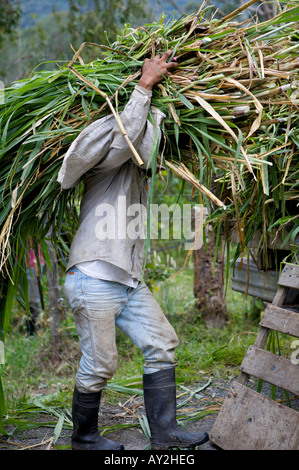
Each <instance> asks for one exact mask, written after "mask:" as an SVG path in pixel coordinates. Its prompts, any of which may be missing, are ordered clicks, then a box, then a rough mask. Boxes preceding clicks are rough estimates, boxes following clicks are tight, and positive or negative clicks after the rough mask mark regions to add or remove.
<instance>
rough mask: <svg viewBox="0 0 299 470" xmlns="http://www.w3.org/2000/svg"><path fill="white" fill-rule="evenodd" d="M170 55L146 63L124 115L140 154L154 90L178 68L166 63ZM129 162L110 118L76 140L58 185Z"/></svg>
mask: <svg viewBox="0 0 299 470" xmlns="http://www.w3.org/2000/svg"><path fill="white" fill-rule="evenodd" d="M171 54H172V51H167V52H165V53H164V54H161V55H158V56H155V57H153V58H152V59H146V60H145V62H144V65H143V67H142V75H141V78H140V80H139V83H138V86H137V87H136V88H135V90H134V91H133V93H132V96H131V98H130V100H129V102H128V103H127V105H126V106H125V109H124V111H123V112H122V113H121V121H122V123H123V125H124V127H125V130H126V132H127V134H128V136H129V138H130V140H131V142H132V144H133V145H134V147H135V148H136V149H137V151H138V146H139V145H140V142H141V141H142V137H143V135H144V131H145V129H146V123H147V117H148V112H149V108H150V102H151V95H152V89H153V87H154V86H155V85H156V84H158V83H160V82H161V81H162V80H163V79H164V77H165V76H168V75H170V70H171V69H174V68H176V67H177V63H176V62H167V60H168V58H169V57H170V55H171ZM112 122H113V125H111V123H112ZM129 159H133V160H134V162H135V157H134V155H133V153H132V151H131V149H130V148H129V146H128V144H127V143H126V141H125V139H124V137H123V135H122V133H121V131H120V129H119V127H118V124H117V123H116V122H115V120H114V117H113V116H112V115H111V116H108V117H106V118H103V119H99V120H98V121H95V122H94V123H92V124H90V125H89V126H88V127H86V128H85V129H84V130H83V131H82V132H81V133H80V135H79V136H78V137H77V138H76V139H75V140H74V142H73V143H72V145H71V147H70V148H69V150H68V152H67V154H66V156H65V158H64V161H63V165H62V167H61V169H60V172H59V175H58V182H59V183H60V184H61V186H62V187H63V188H64V189H68V188H71V187H72V186H75V185H76V184H77V183H78V182H79V180H80V178H81V177H82V176H83V174H85V173H86V172H87V171H89V170H90V169H91V168H93V167H95V166H97V168H98V170H99V171H106V170H108V171H109V170H110V169H113V168H117V167H119V166H121V165H122V164H123V163H125V162H126V161H127V160H129Z"/></svg>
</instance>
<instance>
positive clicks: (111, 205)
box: [58, 86, 164, 279]
mask: <svg viewBox="0 0 299 470" xmlns="http://www.w3.org/2000/svg"><path fill="white" fill-rule="evenodd" d="M150 101H151V92H149V91H147V90H145V89H143V88H141V87H139V86H136V87H135V89H134V91H133V93H132V96H131V98H130V100H129V102H128V103H127V105H126V107H125V109H124V111H123V112H122V113H120V117H121V121H122V123H123V125H124V127H125V129H126V132H127V134H128V136H129V138H130V140H131V141H132V143H133V145H134V147H135V148H136V150H137V151H138V153H139V155H140V157H141V158H142V160H143V162H144V164H143V165H142V166H141V167H140V166H139V165H138V163H137V162H136V160H135V157H134V155H133V153H132V151H131V149H130V148H129V146H128V144H127V143H126V141H125V139H124V137H123V135H122V134H121V132H120V129H119V127H118V124H117V123H116V121H115V118H114V116H113V115H109V116H106V117H105V118H103V119H100V120H98V121H96V122H94V123H93V124H91V125H89V126H88V127H87V128H86V129H84V131H82V132H81V134H80V135H79V136H78V137H77V138H76V139H75V141H74V142H73V143H72V145H71V147H70V149H69V150H68V152H67V154H66V156H65V158H64V161H63V165H62V168H61V170H60V172H59V175H58V181H59V183H60V184H61V186H62V188H64V189H67V188H70V187H72V186H74V185H76V184H77V183H78V182H79V181H80V180H83V182H84V194H83V198H82V201H81V207H80V217H79V228H78V230H77V233H76V235H75V237H74V239H73V242H72V245H71V249H70V256H69V261H68V265H67V269H69V268H71V267H73V266H74V265H78V264H80V263H84V262H87V261H94V260H101V261H104V262H107V263H110V264H112V265H114V266H116V267H118V268H120V269H122V270H124V271H126V273H128V274H129V276H130V277H132V278H134V279H141V276H142V268H143V259H144V239H143V237H140V236H139V235H138V234H137V235H136V236H134V233H133V234H132V230H131V231H130V230H129V231H128V226H129V225H130V222H131V223H132V217H133V218H134V210H135V209H136V210H138V207H139V208H141V209H143V208H146V207H147V200H148V196H147V187H148V182H147V179H146V172H145V170H146V168H148V167H150V166H151V161H150V160H151V155H152V148H153V143H154V141H156V142H159V140H160V137H161V131H160V127H159V126H160V123H161V119H162V118H163V116H164V115H163V113H161V112H160V111H159V110H157V109H153V108H152V116H153V120H152V122H150V120H149V119H148V116H149V111H150ZM156 133H157V134H156ZM155 136H156V137H157V138H156V139H155ZM139 215H142V216H143V217H144V213H143V214H139ZM140 222H141V223H142V217H141V218H140ZM139 229H140V226H139ZM128 232H129V235H128ZM133 232H134V230H133ZM132 235H133V236H132Z"/></svg>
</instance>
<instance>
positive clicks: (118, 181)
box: [58, 51, 208, 450]
mask: <svg viewBox="0 0 299 470" xmlns="http://www.w3.org/2000/svg"><path fill="white" fill-rule="evenodd" d="M171 54H172V51H167V52H165V53H164V54H162V55H158V56H155V57H154V58H153V59H147V60H146V61H145V62H144V65H143V68H142V74H141V78H140V81H139V83H138V85H137V86H136V87H135V89H134V91H133V93H132V96H131V98H130V100H129V101H128V103H127V105H126V106H125V109H124V111H123V112H122V113H121V114H120V116H121V121H122V123H123V125H124V128H125V130H126V132H127V135H128V136H129V137H130V140H131V142H132V144H133V145H134V147H135V149H136V150H137V152H138V153H139V155H140V156H141V158H142V161H143V165H141V166H140V165H138V163H137V162H136V161H135V157H134V155H133V153H132V151H131V149H130V148H129V146H128V145H127V143H126V141H125V139H124V137H123V135H122V133H121V132H120V129H119V126H118V124H117V122H116V121H115V118H114V116H106V117H105V118H103V119H100V120H98V121H96V122H94V123H93V124H91V125H89V126H88V127H87V128H86V129H85V130H84V131H83V132H81V134H80V135H79V136H78V137H77V139H76V140H75V141H74V142H73V144H72V145H71V147H70V149H69V151H68V152H67V155H66V156H65V159H64V162H63V166H62V168H61V170H60V173H59V177H58V181H59V182H60V184H61V186H62V187H63V188H64V189H67V188H69V187H72V186H74V185H75V184H77V183H78V181H80V180H83V182H84V195H83V199H82V202H81V208H80V219H79V228H78V231H77V233H76V235H75V237H74V240H73V242H72V246H71V250H70V257H69V262H68V266H67V274H66V282H65V295H66V298H67V300H68V302H69V304H70V306H71V307H72V308H73V310H74V315H75V321H76V327H77V332H78V336H79V340H80V346H81V349H82V357H81V360H80V365H79V370H78V373H77V375H76V385H75V389H74V395H73V410H72V412H73V424H74V428H73V434H72V448H73V449H82V450H85V449H86V450H87V449H91V450H122V449H123V448H124V446H123V445H122V444H121V443H118V442H113V441H111V440H109V439H107V438H106V437H103V436H101V435H100V434H99V431H98V412H99V405H100V399H101V391H102V389H103V388H105V386H106V383H107V380H108V379H111V378H112V377H113V375H114V372H115V370H116V367H117V348H116V343H115V325H116V326H118V327H119V328H120V329H121V330H122V331H123V332H124V333H126V334H127V335H128V336H129V337H130V339H131V340H132V341H133V342H134V343H135V344H136V345H137V346H138V347H139V348H141V350H142V352H143V354H144V359H145V364H144V376H143V388H144V403H145V409H146V414H147V418H148V422H149V426H150V430H151V446H152V449H169V448H171V447H195V446H198V445H200V444H203V443H204V442H206V441H207V440H208V435H207V434H206V433H202V432H199V433H189V432H186V431H184V430H183V429H182V428H181V427H180V426H179V425H178V424H177V421H176V385H175V357H174V356H175V349H176V347H177V345H178V339H177V335H176V333H175V331H174V329H173V328H172V326H171V325H170V324H169V322H168V320H167V319H166V317H165V316H164V314H163V312H162V310H161V308H160V306H159V305H158V303H157V302H156V300H155V298H154V296H153V295H152V293H151V292H150V290H149V289H148V288H147V286H146V285H145V283H144V282H142V270H143V259H144V241H143V240H142V239H141V237H137V238H136V237H130V236H123V232H122V230H121V229H122V226H123V222H124V221H125V222H127V214H128V209H129V208H130V207H135V206H134V204H139V205H140V204H142V205H144V206H146V204H147V190H148V189H147V175H148V172H147V171H146V170H147V169H148V168H149V167H150V159H151V150H152V146H153V141H154V139H155V136H157V135H158V137H159V136H160V133H161V131H160V128H159V124H160V122H161V119H162V117H163V114H162V113H161V112H159V111H158V110H156V112H155V113H154V118H153V120H152V121H150V120H149V113H150V103H151V96H152V89H153V87H154V86H155V85H156V84H158V83H160V82H161V81H162V80H163V78H164V77H165V76H168V75H170V71H171V70H173V69H175V68H176V67H177V63H176V62H175V61H171V62H168V61H167V60H168V59H169V58H170V56H171ZM120 199H121V201H122V202H123V204H125V205H124V206H123V208H121V206H120V204H119V201H120ZM111 207H112V208H113V214H114V217H113V220H112V219H109V218H108V219H107V220H108V222H107V224H106V225H107V227H106V229H107V231H106V235H107V233H109V230H110V228H111V226H113V229H114V230H113V233H112V232H111V233H110V236H103V233H102V231H100V230H99V228H100V227H101V223H100V221H101V219H100V218H99V216H103V215H104V212H105V209H106V215H107V212H109V208H111ZM131 215H132V214H131Z"/></svg>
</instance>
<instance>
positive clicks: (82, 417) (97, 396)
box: [72, 387, 124, 450]
mask: <svg viewBox="0 0 299 470" xmlns="http://www.w3.org/2000/svg"><path fill="white" fill-rule="evenodd" d="M100 400H101V392H96V393H81V392H79V391H78V390H77V388H76V387H75V390H74V395H73V409H72V413H73V426H74V427H73V434H72V449H73V450H123V449H124V446H123V444H121V443H120V442H114V441H111V440H110V439H107V438H106V437H103V436H101V435H100V433H99V431H98V414H99V406H100Z"/></svg>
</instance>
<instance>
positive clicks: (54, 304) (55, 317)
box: [47, 245, 62, 354]
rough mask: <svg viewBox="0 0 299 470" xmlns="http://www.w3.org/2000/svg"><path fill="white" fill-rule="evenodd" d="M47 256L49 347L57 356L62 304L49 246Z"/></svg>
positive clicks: (56, 271) (54, 256) (51, 247)
mask: <svg viewBox="0 0 299 470" xmlns="http://www.w3.org/2000/svg"><path fill="white" fill-rule="evenodd" d="M49 256H50V260H51V269H50V268H49V267H48V266H47V285H48V296H49V307H48V311H49V318H50V332H51V345H52V348H53V351H54V352H55V353H56V354H58V353H59V347H60V321H61V310H62V304H61V301H60V298H61V292H60V288H59V276H58V264H57V257H56V253H55V250H54V247H53V246H52V245H50V247H49Z"/></svg>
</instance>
